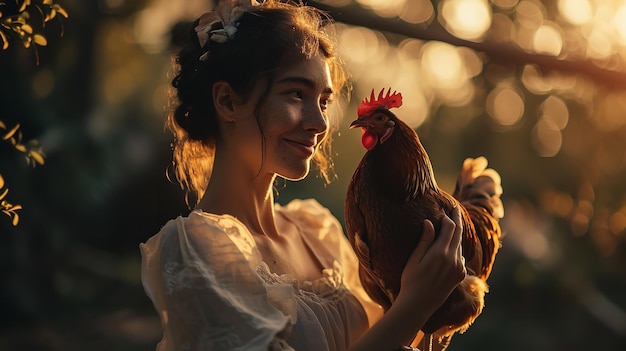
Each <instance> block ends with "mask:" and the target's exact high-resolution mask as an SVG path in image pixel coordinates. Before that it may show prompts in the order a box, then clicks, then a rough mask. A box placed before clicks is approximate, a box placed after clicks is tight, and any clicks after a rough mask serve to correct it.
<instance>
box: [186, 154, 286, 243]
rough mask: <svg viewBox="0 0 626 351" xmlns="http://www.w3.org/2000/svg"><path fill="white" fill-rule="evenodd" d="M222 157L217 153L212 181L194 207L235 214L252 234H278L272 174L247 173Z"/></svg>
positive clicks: (207, 210)
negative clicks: (255, 174)
mask: <svg viewBox="0 0 626 351" xmlns="http://www.w3.org/2000/svg"><path fill="white" fill-rule="evenodd" d="M222 160H224V159H220V158H218V157H217V155H216V159H215V164H214V171H213V174H212V175H211V180H210V182H209V185H208V187H207V189H206V191H205V193H204V195H203V196H202V199H201V200H200V202H199V203H198V205H197V206H196V208H197V209H201V210H203V211H204V212H208V213H215V214H228V215H231V216H233V217H236V218H237V219H238V220H239V221H241V222H242V223H243V224H245V225H246V226H247V227H248V229H249V230H250V231H251V232H252V233H253V234H264V235H268V236H275V235H277V230H276V223H275V218H274V196H273V192H272V186H273V183H274V179H275V176H274V175H264V174H261V175H257V176H250V174H249V173H246V172H243V171H242V170H241V169H238V167H237V162H232V161H222ZM227 160H228V159H227ZM231 160H232V159H231Z"/></svg>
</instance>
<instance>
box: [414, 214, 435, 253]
mask: <svg viewBox="0 0 626 351" xmlns="http://www.w3.org/2000/svg"><path fill="white" fill-rule="evenodd" d="M433 241H435V227H434V226H433V223H432V222H431V221H429V220H428V219H426V220H424V227H423V229H422V237H421V238H420V241H419V242H418V243H417V247H416V248H415V251H414V252H415V253H414V254H415V255H417V259H418V262H420V261H421V260H422V258H423V257H424V255H425V254H426V251H428V249H430V247H431V246H432V244H433Z"/></svg>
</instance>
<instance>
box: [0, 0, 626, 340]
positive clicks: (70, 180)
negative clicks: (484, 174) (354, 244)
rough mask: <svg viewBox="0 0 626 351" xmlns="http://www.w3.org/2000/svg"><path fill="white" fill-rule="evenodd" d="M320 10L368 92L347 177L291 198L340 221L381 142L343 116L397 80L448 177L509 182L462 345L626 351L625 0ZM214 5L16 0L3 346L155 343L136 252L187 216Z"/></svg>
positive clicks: (6, 76)
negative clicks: (361, 165) (192, 145)
mask: <svg viewBox="0 0 626 351" xmlns="http://www.w3.org/2000/svg"><path fill="white" fill-rule="evenodd" d="M308 3H309V4H311V5H314V6H318V7H320V8H322V9H325V10H327V11H329V12H330V13H331V14H332V15H333V16H334V17H335V18H336V19H337V24H336V28H337V33H338V36H339V40H340V53H341V56H342V57H343V59H344V60H345V63H346V65H347V67H348V70H349V71H350V73H351V74H352V82H353V84H354V91H353V99H352V102H350V103H349V104H344V106H343V109H344V111H345V113H344V118H343V120H341V121H339V124H340V126H341V129H340V132H339V134H338V135H336V136H335V148H334V153H335V157H334V160H335V170H336V173H337V179H336V180H335V181H333V182H332V183H331V184H328V185H325V184H324V182H323V181H322V179H321V177H318V176H316V174H315V173H312V174H311V176H309V178H308V179H307V180H305V181H302V182H297V183H293V182H286V181H282V180H281V181H278V182H277V184H276V193H277V201H278V202H280V203H287V202H288V201H289V200H291V199H293V198H309V197H315V198H317V199H318V200H319V201H320V202H321V203H322V204H324V205H325V206H327V207H329V208H330V209H331V211H332V212H333V213H334V214H335V215H336V216H337V217H338V218H339V219H340V220H342V219H343V197H344V195H345V190H346V186H347V183H348V181H349V179H350V176H351V174H352V172H353V171H354V169H355V167H356V165H357V163H358V161H359V160H360V158H361V156H362V155H363V153H364V150H363V148H362V147H361V145H360V141H359V138H360V133H359V132H358V131H352V130H348V129H347V128H346V127H347V125H348V124H349V122H350V121H351V120H352V119H353V117H354V116H355V111H356V105H357V104H358V102H360V100H361V99H363V98H364V97H365V96H367V95H369V93H370V91H371V89H372V88H374V89H376V90H377V91H378V90H379V89H382V88H388V87H391V88H392V90H393V89H395V90H398V91H400V92H402V94H403V96H404V105H403V106H402V108H401V109H399V110H398V111H397V113H398V115H399V117H401V118H403V119H404V120H406V121H408V122H409V123H410V124H411V125H412V126H413V127H415V128H416V130H417V132H418V134H419V135H420V137H421V139H422V142H423V144H424V146H425V147H426V149H427V151H428V152H429V154H430V156H431V160H432V162H433V167H434V170H435V174H436V177H437V179H438V181H439V184H440V186H442V187H443V188H444V189H447V190H449V191H451V190H453V187H454V182H455V179H456V176H457V173H458V171H459V169H460V166H461V164H462V161H463V159H464V158H466V157H476V156H479V155H484V156H486V157H487V158H488V159H489V161H490V166H491V167H494V168H496V169H497V170H498V171H499V172H500V174H501V175H502V181H503V186H504V195H503V200H504V203H505V218H504V220H503V222H502V227H503V228H504V231H505V233H506V236H505V237H504V239H503V246H502V249H501V251H500V253H499V255H498V258H497V260H496V264H495V267H494V271H493V274H492V276H491V278H490V288H491V292H490V293H489V294H488V295H487V297H486V307H485V310H484V312H483V314H482V315H481V316H480V317H479V318H478V319H477V321H476V322H475V324H474V325H473V326H472V327H471V328H470V329H469V330H468V332H466V333H465V334H462V335H457V336H455V338H454V339H453V341H452V345H451V347H450V350H503V349H504V350H524V351H525V350H536V351H544V350H546V351H547V350H568V351H573V350H590V349H592V350H600V349H602V350H624V349H626V312H625V311H626V293H625V292H626V182H625V180H626V2H624V1H622V0H619V1H618V0H550V1H537V0H442V1H429V0H355V1H350V0H336V1H315V2H314V1H309V2H308ZM23 5H25V7H24V6H23ZM210 8H212V2H211V1H209V0H134V1H131V0H92V1H82V0H54V1H50V0H46V1H44V0H32V1H24V0H5V1H3V2H0V14H1V16H0V33H2V34H0V39H1V41H0V45H3V46H4V50H2V51H0V89H1V90H0V121H2V123H0V135H1V136H2V137H3V138H2V140H0V175H1V176H0V208H1V209H2V210H3V213H2V214H0V311H1V315H0V350H51V351H52V350H65V351H69V350H113V349H115V350H154V348H155V345H156V343H157V342H158V340H160V336H161V331H160V325H159V320H158V317H157V315H156V313H155V311H154V310H153V307H152V304H151V301H150V300H149V299H148V298H147V297H146V295H145V293H144V291H143V288H142V286H141V282H140V255H139V247H138V246H139V243H140V242H143V241H145V240H147V239H148V238H149V237H150V236H152V235H153V234H155V233H156V232H157V231H158V230H159V229H160V228H161V226H162V225H163V224H164V223H165V222H166V221H167V220H169V219H171V218H174V217H176V216H178V215H186V214H187V213H188V212H189V209H188V207H187V205H186V204H185V200H184V192H183V191H182V190H181V189H180V187H179V186H178V185H177V184H175V183H173V182H170V181H168V180H167V178H166V169H167V167H168V165H169V164H170V162H171V146H170V142H171V137H170V135H169V134H168V133H167V132H166V131H165V130H164V128H163V121H164V117H165V115H166V113H167V108H166V105H167V96H168V88H169V82H170V81H171V78H172V74H171V67H170V66H171V53H172V45H171V42H172V38H173V36H172V33H173V32H175V30H174V29H175V28H177V23H181V22H186V21H191V20H193V19H195V18H196V17H198V16H199V15H200V14H201V13H203V12H206V11H207V10H208V9H210ZM24 12H28V13H29V17H24V15H23V14H24ZM26 25H28V27H26ZM29 31H30V33H29ZM24 43H26V45H24ZM26 46H28V47H26ZM42 155H45V158H42ZM6 191H8V192H6ZM16 215H17V216H18V217H17V218H16Z"/></svg>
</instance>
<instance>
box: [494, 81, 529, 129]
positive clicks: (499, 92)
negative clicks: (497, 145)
mask: <svg viewBox="0 0 626 351" xmlns="http://www.w3.org/2000/svg"><path fill="white" fill-rule="evenodd" d="M486 103H487V106H486V108H487V113H488V114H489V116H491V118H492V119H493V120H494V121H495V122H497V123H498V124H499V125H501V126H513V125H515V124H516V123H518V122H519V121H520V120H521V118H522V116H523V114H524V99H523V97H522V95H521V93H520V92H518V91H517V89H514V88H512V87H509V86H502V87H497V88H495V89H493V90H492V91H491V92H490V93H489V95H488V96H487V102H486Z"/></svg>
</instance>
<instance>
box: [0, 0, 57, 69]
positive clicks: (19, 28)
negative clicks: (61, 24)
mask: <svg viewBox="0 0 626 351" xmlns="http://www.w3.org/2000/svg"><path fill="white" fill-rule="evenodd" d="M57 14H58V15H60V16H62V17H65V18H67V12H66V11H65V10H64V9H63V8H62V7H61V5H59V4H55V3H54V1H53V0H35V1H31V0H15V1H10V0H8V2H5V1H3V2H0V39H1V40H2V49H3V50H6V49H8V48H9V43H10V41H11V40H12V39H13V40H17V41H21V42H22V44H23V45H24V47H25V48H29V47H31V45H33V44H34V45H33V48H34V50H35V55H37V45H39V46H46V45H47V44H48V40H47V39H46V37H45V36H44V35H43V34H41V33H37V32H38V31H40V30H41V29H43V27H45V25H46V23H47V22H49V21H51V20H52V19H54V18H59V20H60V17H57ZM33 15H36V16H37V17H35V18H33ZM37 62H39V60H38V58H37Z"/></svg>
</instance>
